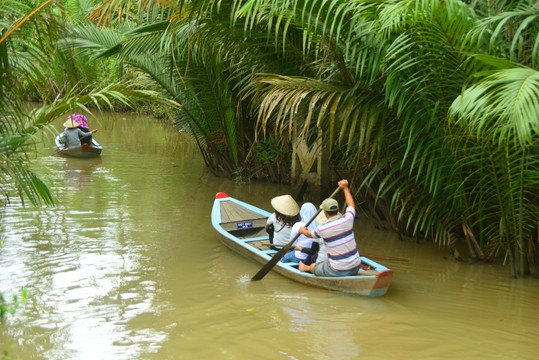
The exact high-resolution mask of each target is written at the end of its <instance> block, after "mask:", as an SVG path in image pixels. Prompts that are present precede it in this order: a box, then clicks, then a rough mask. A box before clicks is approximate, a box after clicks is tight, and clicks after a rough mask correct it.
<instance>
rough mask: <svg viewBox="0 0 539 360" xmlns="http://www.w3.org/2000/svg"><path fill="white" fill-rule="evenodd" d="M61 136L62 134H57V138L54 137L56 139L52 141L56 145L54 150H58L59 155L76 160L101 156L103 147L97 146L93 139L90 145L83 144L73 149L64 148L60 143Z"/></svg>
mask: <svg viewBox="0 0 539 360" xmlns="http://www.w3.org/2000/svg"><path fill="white" fill-rule="evenodd" d="M62 134H63V133H60V134H58V136H56V138H55V139H54V143H55V144H56V148H57V149H58V153H59V154H62V155H65V156H70V157H77V158H91V157H97V156H99V155H101V152H102V151H103V147H102V146H101V145H99V143H98V142H97V141H95V140H94V139H92V144H91V145H87V144H83V145H82V146H78V147H74V148H69V149H67V148H64V146H63V145H62V143H61V142H60V139H61V138H62Z"/></svg>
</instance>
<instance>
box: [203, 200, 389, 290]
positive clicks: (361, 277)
mask: <svg viewBox="0 0 539 360" xmlns="http://www.w3.org/2000/svg"><path fill="white" fill-rule="evenodd" d="M219 194H222V193H219ZM219 194H218V195H217V196H221V197H220V198H218V197H216V199H215V202H214V206H213V210H212V224H213V226H214V228H215V229H216V230H217V231H218V232H219V234H220V238H221V241H222V242H223V244H224V245H226V246H227V247H228V248H230V249H231V250H233V251H235V252H237V253H239V254H241V255H243V256H245V257H247V258H250V259H252V260H254V261H256V262H258V263H260V264H262V265H265V264H267V263H268V261H270V260H271V254H274V253H275V251H274V250H270V249H269V238H268V236H267V234H265V232H264V224H265V220H266V219H267V217H268V216H269V215H270V213H268V212H267V211H264V210H262V209H258V208H256V207H254V206H252V205H249V204H246V203H244V202H241V201H239V200H236V199H234V198H231V197H228V196H227V195H226V194H224V195H219ZM225 195H226V196H225ZM224 202H229V203H227V205H226V207H228V208H232V207H233V206H232V204H234V206H236V205H237V206H239V207H243V208H245V209H246V210H247V211H246V213H248V214H249V215H250V216H251V218H244V217H242V215H241V214H236V215H237V216H236V217H235V218H234V216H229V215H225V216H224V218H223V216H222V215H221V212H222V210H223V209H222V208H223V203H224ZM237 212H238V213H239V212H240V211H237ZM249 212H250V213H249ZM253 213H254V214H256V215H257V217H253V216H252V215H253ZM234 227H236V228H235V230H234ZM249 233H250V234H249ZM265 248H267V249H265ZM361 260H362V265H363V266H362V269H361V270H360V271H359V272H358V274H357V275H353V276H341V277H322V276H315V275H313V274H311V273H306V272H302V271H299V269H298V268H297V264H293V263H284V262H278V263H277V264H276V265H275V266H274V267H273V269H272V270H273V271H275V272H276V273H278V274H280V275H282V276H284V277H286V278H289V279H291V280H294V281H297V282H299V283H301V284H305V285H309V286H314V287H318V288H323V289H327V290H335V291H341V292H346V293H352V294H357V295H362V296H369V297H377V296H382V295H385V294H386V292H387V289H388V287H389V285H390V283H391V279H392V278H393V271H391V270H390V269H388V268H386V267H384V266H382V265H380V264H378V263H376V262H374V261H372V260H370V259H368V258H366V257H361Z"/></svg>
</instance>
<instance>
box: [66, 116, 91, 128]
mask: <svg viewBox="0 0 539 360" xmlns="http://www.w3.org/2000/svg"><path fill="white" fill-rule="evenodd" d="M67 120H68V121H69V120H73V121H74V122H76V123H77V124H78V125H79V126H82V127H85V128H88V123H87V122H86V116H84V115H81V114H73V115H72V116H68V117H67Z"/></svg>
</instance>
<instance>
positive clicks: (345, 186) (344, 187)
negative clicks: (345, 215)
mask: <svg viewBox="0 0 539 360" xmlns="http://www.w3.org/2000/svg"><path fill="white" fill-rule="evenodd" d="M339 187H340V188H341V189H342V191H343V193H344V198H345V200H346V205H348V206H351V207H353V208H354V209H355V208H356V204H355V203H354V197H353V196H352V193H351V192H350V188H348V180H346V179H343V180H341V181H339Z"/></svg>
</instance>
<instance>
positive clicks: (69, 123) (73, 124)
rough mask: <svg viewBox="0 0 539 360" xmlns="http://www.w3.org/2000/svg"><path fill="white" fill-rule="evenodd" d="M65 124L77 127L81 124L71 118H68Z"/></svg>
mask: <svg viewBox="0 0 539 360" xmlns="http://www.w3.org/2000/svg"><path fill="white" fill-rule="evenodd" d="M63 126H64V127H66V128H76V127H78V126H79V124H77V123H76V122H74V121H73V120H71V119H69V120H67V121H66V122H65V123H64V125H63Z"/></svg>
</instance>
